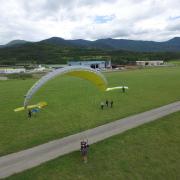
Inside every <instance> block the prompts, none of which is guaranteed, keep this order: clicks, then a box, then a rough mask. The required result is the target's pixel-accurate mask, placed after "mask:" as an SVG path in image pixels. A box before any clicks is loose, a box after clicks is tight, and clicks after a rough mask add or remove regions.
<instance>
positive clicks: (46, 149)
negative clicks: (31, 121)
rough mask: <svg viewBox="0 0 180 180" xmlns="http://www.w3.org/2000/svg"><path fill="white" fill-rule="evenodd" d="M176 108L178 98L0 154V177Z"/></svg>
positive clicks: (177, 108)
mask: <svg viewBox="0 0 180 180" xmlns="http://www.w3.org/2000/svg"><path fill="white" fill-rule="evenodd" d="M177 111H180V101H178V102H174V103H172V104H168V105H165V106H162V107H160V108H156V109H152V110H150V111H146V112H144V113H140V114H136V115H133V116H129V117H126V118H123V119H120V120H117V121H114V122H111V123H108V124H105V125H102V126H99V127H96V128H93V129H89V130H86V131H83V132H81V133H77V134H74V135H71V136H67V137H64V138H61V139H58V140H54V141H50V142H48V143H45V144H42V145H39V146H35V147H33V148H30V149H27V150H23V151H20V152H17V153H12V154H9V155H6V156H2V157H0V178H5V177H8V176H10V175H12V174H14V173H18V172H22V171H24V170H26V169H29V168H32V167H35V166H38V165H40V164H42V163H44V162H47V161H49V160H52V159H55V158H57V157H59V156H62V155H64V154H68V153H70V152H73V151H76V150H79V148H80V141H81V140H82V139H86V138H88V141H89V144H93V143H96V142H99V141H101V140H104V139H106V138H109V137H111V136H114V135H117V134H120V133H123V132H124V131H127V130H129V129H131V128H134V127H137V126H140V125H142V124H145V123H148V122H151V121H154V120H156V119H159V118H161V117H164V116H166V115H169V114H171V113H174V112H177Z"/></svg>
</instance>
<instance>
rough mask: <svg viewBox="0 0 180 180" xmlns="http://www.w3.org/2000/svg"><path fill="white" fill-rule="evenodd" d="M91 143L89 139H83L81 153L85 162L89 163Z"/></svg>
mask: <svg viewBox="0 0 180 180" xmlns="http://www.w3.org/2000/svg"><path fill="white" fill-rule="evenodd" d="M88 149H89V145H88V142H87V141H84V140H83V141H81V155H82V158H83V161H84V163H87V154H88Z"/></svg>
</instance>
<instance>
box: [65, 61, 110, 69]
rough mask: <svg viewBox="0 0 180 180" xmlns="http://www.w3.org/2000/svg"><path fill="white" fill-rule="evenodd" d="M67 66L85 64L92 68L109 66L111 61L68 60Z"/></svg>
mask: <svg viewBox="0 0 180 180" xmlns="http://www.w3.org/2000/svg"><path fill="white" fill-rule="evenodd" d="M68 65H69V66H87V67H91V68H94V69H105V68H111V61H69V62H68Z"/></svg>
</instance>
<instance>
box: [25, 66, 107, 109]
mask: <svg viewBox="0 0 180 180" xmlns="http://www.w3.org/2000/svg"><path fill="white" fill-rule="evenodd" d="M60 75H70V76H75V77H80V78H82V79H86V80H89V81H91V82H92V83H93V84H95V85H96V86H97V88H99V89H100V90H104V91H105V90H106V88H107V81H106V79H105V78H104V76H103V75H102V74H101V73H100V72H98V71H96V70H94V69H92V68H89V67H83V66H69V67H65V68H60V69H56V70H54V71H52V72H50V73H48V74H46V75H45V76H43V77H42V78H41V79H39V81H37V82H36V83H35V84H34V85H33V86H32V87H31V89H30V90H29V91H28V92H27V94H26V96H25V100H24V108H26V107H27V105H28V103H29V101H30V99H31V98H32V96H33V94H35V93H36V92H37V91H38V90H39V89H40V88H41V87H42V86H43V85H44V84H45V83H46V82H48V81H49V80H51V79H53V78H54V77H56V76H60Z"/></svg>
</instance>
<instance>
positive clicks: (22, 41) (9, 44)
mask: <svg viewBox="0 0 180 180" xmlns="http://www.w3.org/2000/svg"><path fill="white" fill-rule="evenodd" d="M27 43H30V42H29V41H25V40H13V41H10V42H9V43H7V44H5V45H3V46H5V47H10V46H19V45H24V44H27Z"/></svg>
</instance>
